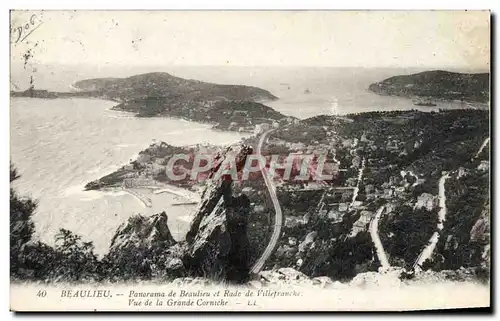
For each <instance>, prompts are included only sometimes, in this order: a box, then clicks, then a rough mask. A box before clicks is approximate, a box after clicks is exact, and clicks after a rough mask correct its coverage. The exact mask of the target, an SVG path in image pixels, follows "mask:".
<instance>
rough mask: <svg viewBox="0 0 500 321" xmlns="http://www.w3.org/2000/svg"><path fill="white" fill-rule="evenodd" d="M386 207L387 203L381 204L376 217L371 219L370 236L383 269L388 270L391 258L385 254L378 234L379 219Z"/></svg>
mask: <svg viewBox="0 0 500 321" xmlns="http://www.w3.org/2000/svg"><path fill="white" fill-rule="evenodd" d="M384 209H385V205H383V206H381V207H380V208H379V209H378V211H377V214H376V215H375V217H374V218H373V219H372V220H371V221H370V236H371V238H372V241H373V245H374V246H375V250H376V252H377V257H378V260H379V262H380V265H381V266H382V269H383V270H388V269H389V268H390V267H391V265H390V264H389V260H388V259H387V255H386V254H385V250H384V246H383V245H382V241H381V240H380V237H379V235H378V221H379V220H380V218H381V217H382V212H383V211H384Z"/></svg>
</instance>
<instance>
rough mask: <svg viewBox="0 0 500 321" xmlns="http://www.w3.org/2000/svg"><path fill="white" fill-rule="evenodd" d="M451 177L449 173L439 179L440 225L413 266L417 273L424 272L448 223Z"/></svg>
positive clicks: (438, 224)
mask: <svg viewBox="0 0 500 321" xmlns="http://www.w3.org/2000/svg"><path fill="white" fill-rule="evenodd" d="M449 177H450V174H449V173H443V176H441V178H440V179H439V212H438V223H437V226H436V231H435V232H434V233H433V234H432V236H431V238H430V239H429V243H428V245H427V246H426V247H425V248H424V249H423V250H422V252H421V253H420V255H419V256H418V258H417V261H416V262H415V264H413V270H414V271H415V272H417V273H418V272H421V271H422V265H423V264H424V262H425V261H427V260H428V259H429V258H430V257H431V256H432V253H434V249H435V248H436V245H437V242H438V241H439V233H440V232H441V230H443V227H444V224H443V223H444V221H446V211H447V210H446V190H445V183H446V180H447V179H448V178H449Z"/></svg>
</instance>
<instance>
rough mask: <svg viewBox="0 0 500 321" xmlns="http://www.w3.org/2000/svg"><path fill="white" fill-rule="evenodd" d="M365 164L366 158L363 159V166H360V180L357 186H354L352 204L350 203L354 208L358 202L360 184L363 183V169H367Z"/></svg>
mask: <svg viewBox="0 0 500 321" xmlns="http://www.w3.org/2000/svg"><path fill="white" fill-rule="evenodd" d="M365 165H366V160H365V158H363V160H362V161H361V167H360V168H359V172H358V182H357V184H356V187H355V188H354V192H353V193H352V201H351V204H349V207H350V208H352V207H353V206H354V202H356V198H357V197H358V193H359V184H361V180H362V179H363V171H364V170H365Z"/></svg>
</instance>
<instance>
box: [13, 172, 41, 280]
mask: <svg viewBox="0 0 500 321" xmlns="http://www.w3.org/2000/svg"><path fill="white" fill-rule="evenodd" d="M19 177H20V176H19V174H18V173H17V170H16V168H14V167H13V166H12V165H11V166H10V183H11V184H12V182H13V181H15V180H16V179H18V178H19ZM36 207H37V202H36V201H34V200H32V199H29V198H21V197H20V196H19V195H17V193H16V191H15V190H14V189H13V188H12V186H11V188H10V262H11V275H14V276H16V275H18V274H19V272H20V269H21V268H22V266H23V259H22V251H23V249H24V247H25V246H26V244H27V243H28V242H29V241H30V240H31V237H32V236H33V233H34V231H35V226H34V224H33V222H32V220H31V216H32V215H33V214H34V213H35V210H36Z"/></svg>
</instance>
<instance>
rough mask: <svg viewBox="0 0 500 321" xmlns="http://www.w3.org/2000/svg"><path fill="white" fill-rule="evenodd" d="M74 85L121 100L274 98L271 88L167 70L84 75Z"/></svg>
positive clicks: (250, 99) (252, 99)
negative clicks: (211, 80)
mask: <svg viewBox="0 0 500 321" xmlns="http://www.w3.org/2000/svg"><path fill="white" fill-rule="evenodd" d="M74 87H76V88H78V89H80V90H83V91H95V92H98V93H100V94H102V95H106V96H109V97H110V98H113V99H117V100H121V101H128V100H132V99H134V100H138V99H150V98H156V99H158V98H164V99H165V98H177V99H181V100H182V101H191V100H205V101H210V100H214V101H219V100H249V101H259V100H274V99H277V98H276V97H275V96H274V95H272V94H271V93H270V92H268V91H266V90H263V89H260V88H256V87H250V86H242V85H219V84H213V83H208V82H202V81H198V80H192V79H183V78H179V77H175V76H172V75H170V74H168V73H166V72H153V73H147V74H141V75H135V76H131V77H128V78H96V79H87V80H82V81H78V82H76V83H75V84H74Z"/></svg>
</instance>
